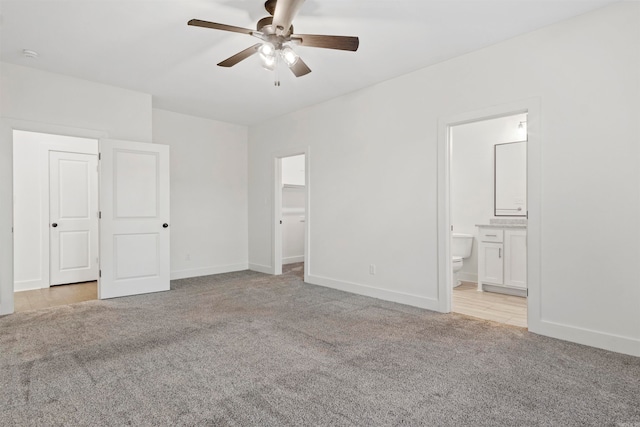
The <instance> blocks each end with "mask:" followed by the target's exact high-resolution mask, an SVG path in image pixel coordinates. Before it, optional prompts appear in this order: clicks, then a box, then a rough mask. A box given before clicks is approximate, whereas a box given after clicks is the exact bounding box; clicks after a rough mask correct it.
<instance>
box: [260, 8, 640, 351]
mask: <svg viewBox="0 0 640 427" xmlns="http://www.w3.org/2000/svg"><path fill="white" fill-rule="evenodd" d="M639 13H640V4H638V3H636V2H621V3H616V4H614V5H611V6H609V7H606V8H603V9H601V10H598V11H595V12H593V13H589V14H585V15H582V16H579V17H577V18H574V19H571V20H569V21H565V22H563V23H560V24H557V25H552V26H549V27H546V28H544V29H542V30H539V31H535V32H531V33H528V34H526V35H523V36H520V37H517V38H514V39H512V40H509V41H506V42H503V43H500V44H497V45H494V46H491V47H489V48H486V49H482V50H480V51H477V52H473V53H470V54H467V55H464V56H460V57H458V58H455V59H452V60H450V61H447V62H444V63H441V64H438V65H435V66H432V67H428V68H425V69H422V70H419V71H416V72H414V73H411V74H408V75H405V76H402V77H399V78H396V79H393V80H389V81H386V82H383V83H381V84H378V85H376V86H373V87H370V88H367V89H364V90H361V91H357V92H354V93H351V94H349V95H346V96H343V97H340V98H337V99H334V100H331V101H328V102H326V103H323V104H320V105H317V106H313V107H310V108H307V109H304V110H301V111H298V112H295V113H292V114H289V115H286V116H283V117H281V118H278V119H274V120H270V121H269V122H266V123H263V124H261V125H258V126H254V127H251V128H250V131H249V162H250V163H249V171H250V172H249V211H250V214H249V247H250V251H249V262H250V265H251V264H254V263H255V264H261V265H270V264H271V259H272V257H271V255H272V254H271V247H272V246H271V233H272V227H271V226H272V208H271V206H270V200H271V197H272V191H271V187H270V183H271V182H272V181H271V179H272V178H271V176H272V173H273V172H272V167H273V166H272V161H271V156H272V153H273V152H274V151H277V150H283V149H286V148H288V147H294V146H297V145H299V144H301V143H304V144H305V145H308V146H309V147H310V153H311V154H310V156H309V162H310V163H309V164H310V189H309V190H310V192H311V193H310V197H311V200H310V203H311V210H310V212H308V215H309V220H310V257H311V258H310V265H309V266H307V269H308V270H309V271H308V276H309V277H308V280H309V281H310V282H311V283H316V284H322V285H326V286H332V287H337V288H340V289H345V290H349V291H353V292H359V293H362V294H367V295H372V296H377V297H381V298H386V299H392V300H396V301H402V302H406V303H409V304H414V305H418V306H423V307H429V308H438V307H439V298H440V296H439V295H438V276H437V274H438V270H437V265H438V264H437V260H438V246H437V224H438V217H437V209H438V206H437V200H438V182H437V164H438V160H437V146H438V120H439V119H440V118H442V117H450V116H453V115H457V114H461V113H463V112H469V111H473V110H480V109H485V108H487V107H489V106H495V105H501V104H506V103H511V102H513V101H514V100H521V99H526V98H532V97H536V98H538V99H539V100H540V105H541V110H540V114H541V136H540V139H541V141H542V142H541V145H542V147H541V150H542V157H541V159H542V160H541V162H542V164H541V168H542V170H541V172H540V173H541V180H542V182H541V185H542V194H541V206H540V211H541V217H540V221H541V223H540V227H541V234H540V236H539V237H540V239H541V240H540V242H541V243H540V244H541V254H540V256H541V271H540V278H541V280H540V281H541V286H542V289H541V290H540V291H541V301H540V304H541V311H540V312H541V319H539V322H538V324H540V325H541V327H540V328H539V329H538V330H537V331H536V332H540V333H544V334H547V335H552V336H556V337H559V338H563V339H568V340H574V341H578V342H582V343H586V344H590V345H596V346H600V347H605V348H610V349H613V350H616V351H622V352H626V353H631V354H636V355H640V286H637V280H635V277H636V276H637V271H636V270H637V268H636V267H637V265H639V264H640V246H639V245H638V238H639V237H640V222H639V221H638V218H639V217H640V152H639V150H640V143H639V141H638V136H639V135H640V120H638V117H639V116H640V104H638V102H637V101H638V99H640V84H639V83H640V46H639V40H640V25H638V24H639V22H638V16H639ZM329 72H330V71H329ZM290 123H296V126H295V127H294V128H292V127H291V126H288V124H290ZM327 123H331V126H327ZM369 264H375V265H376V266H377V274H376V275H370V274H369Z"/></svg>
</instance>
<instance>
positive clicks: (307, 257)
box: [271, 147, 311, 282]
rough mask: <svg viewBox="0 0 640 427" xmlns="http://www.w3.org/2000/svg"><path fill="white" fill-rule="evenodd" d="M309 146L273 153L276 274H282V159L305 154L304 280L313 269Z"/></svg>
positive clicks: (272, 244) (272, 223) (273, 229)
mask: <svg viewBox="0 0 640 427" xmlns="http://www.w3.org/2000/svg"><path fill="white" fill-rule="evenodd" d="M309 152H310V149H309V147H294V148H289V149H284V150H280V151H276V152H274V153H272V154H271V160H272V164H273V181H272V182H273V188H272V191H273V194H272V197H271V200H272V201H273V206H272V207H273V209H272V212H273V218H272V221H271V265H272V266H273V267H272V271H273V273H272V274H274V275H280V274H282V226H281V224H280V220H281V218H282V159H283V158H284V157H292V156H299V155H302V154H304V185H305V216H306V219H305V224H304V281H305V282H306V281H307V277H308V276H309V275H310V271H311V252H310V248H311V242H310V241H309V236H310V233H309V230H310V228H311V209H310V208H311V203H310V201H311V180H310V176H311V174H310V167H309V165H310V164H311V162H310V161H309Z"/></svg>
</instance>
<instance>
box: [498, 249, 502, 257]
mask: <svg viewBox="0 0 640 427" xmlns="http://www.w3.org/2000/svg"><path fill="white" fill-rule="evenodd" d="M498 258H502V248H498Z"/></svg>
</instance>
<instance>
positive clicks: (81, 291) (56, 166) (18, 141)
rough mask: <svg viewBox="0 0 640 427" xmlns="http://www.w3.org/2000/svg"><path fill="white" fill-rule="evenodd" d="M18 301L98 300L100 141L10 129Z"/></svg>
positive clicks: (28, 306)
mask: <svg viewBox="0 0 640 427" xmlns="http://www.w3.org/2000/svg"><path fill="white" fill-rule="evenodd" d="M13 195H14V198H13V200H14V203H13V218H14V220H13V223H14V245H13V258H14V270H13V271H14V306H15V311H25V310H32V309H39V308H46V307H53V306H57V305H65V304H70V303H75V302H81V301H87V300H92V299H97V296H98V289H97V286H98V284H97V280H98V274H99V255H98V247H99V242H98V234H99V233H98V227H99V224H98V214H99V208H98V140H97V139H91V138H78V137H70V136H61V135H53V134H45V133H37V132H27V131H20V130H14V131H13Z"/></svg>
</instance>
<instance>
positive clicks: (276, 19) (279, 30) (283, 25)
mask: <svg viewBox="0 0 640 427" xmlns="http://www.w3.org/2000/svg"><path fill="white" fill-rule="evenodd" d="M302 3H304V0H278V1H277V3H276V10H275V12H274V14H273V27H274V28H275V29H276V34H278V35H287V34H288V33H289V28H291V23H292V22H293V18H295V16H296V14H297V13H298V10H300V7H301V6H302Z"/></svg>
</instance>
